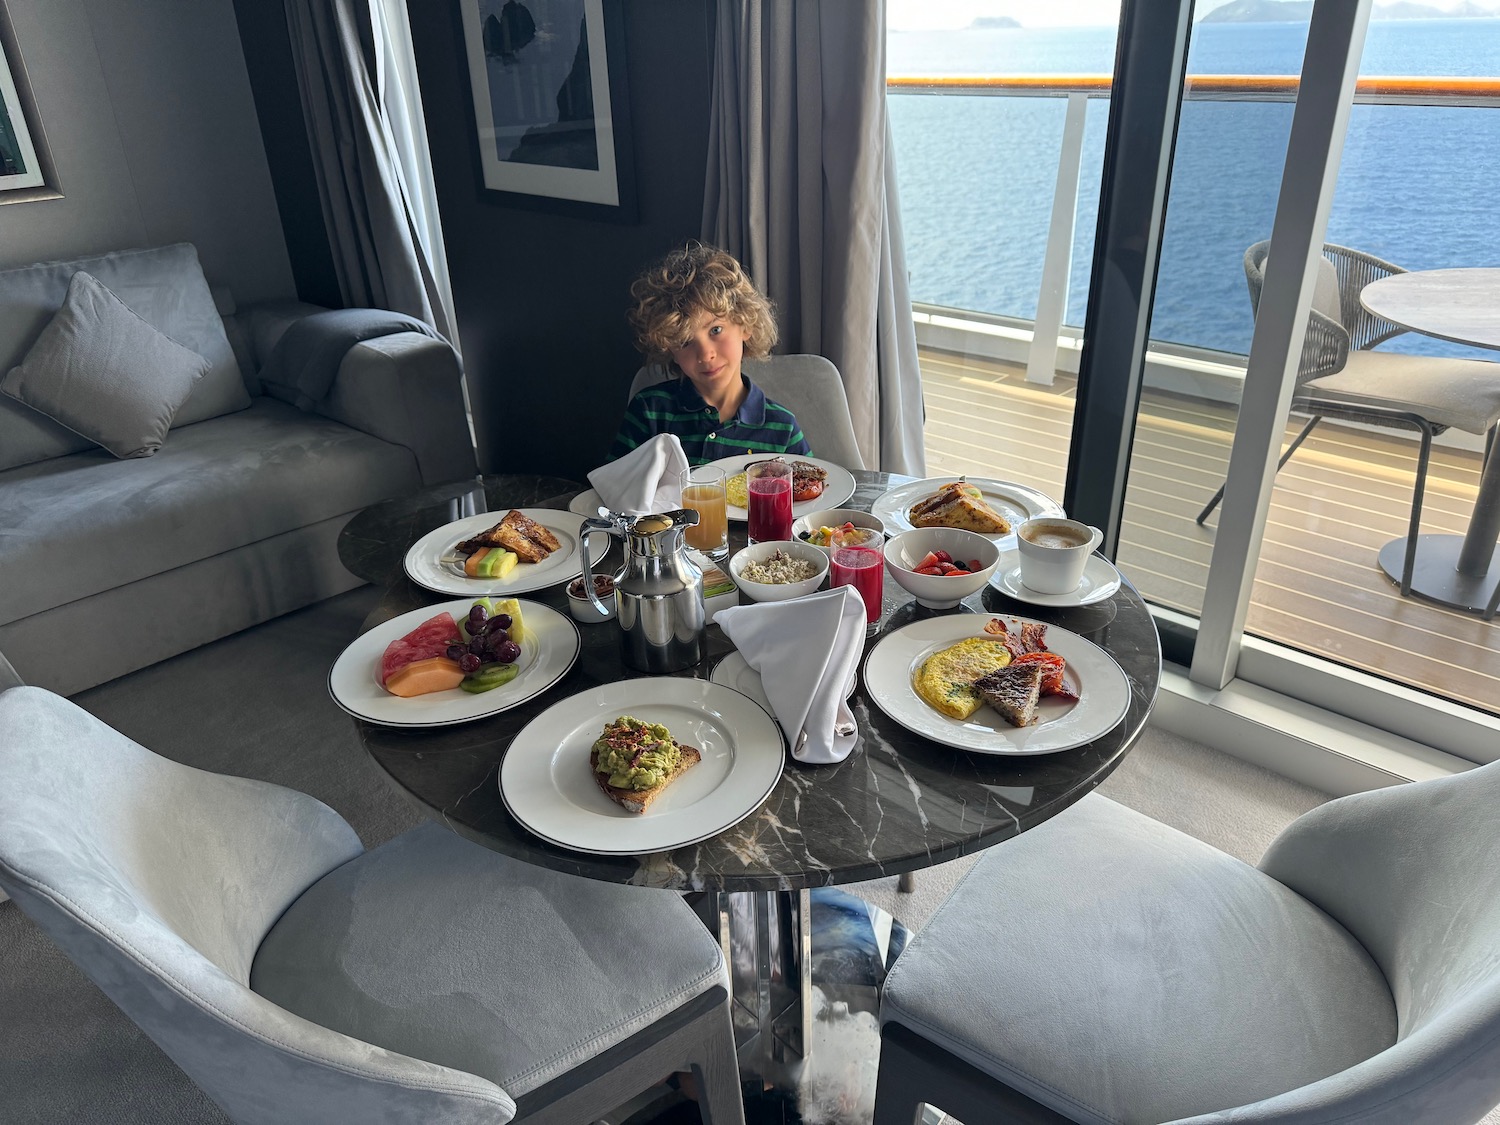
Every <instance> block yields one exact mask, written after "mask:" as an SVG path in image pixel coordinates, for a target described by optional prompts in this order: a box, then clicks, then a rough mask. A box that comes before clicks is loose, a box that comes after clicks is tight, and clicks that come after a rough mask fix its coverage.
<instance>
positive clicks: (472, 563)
mask: <svg viewBox="0 0 1500 1125" xmlns="http://www.w3.org/2000/svg"><path fill="white" fill-rule="evenodd" d="M489 553H490V549H489V548H488V547H481V548H479V550H477V551H475V552H474V553H473V554H472V555H470V556H469V557H468V558H466V559H464V573H465V574H466V575H468V576H469V577H470V578H478V577H479V564H480V563H482V562H484V560H485V556H486V555H488V554H489Z"/></svg>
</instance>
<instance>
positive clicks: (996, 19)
mask: <svg viewBox="0 0 1500 1125" xmlns="http://www.w3.org/2000/svg"><path fill="white" fill-rule="evenodd" d="M1020 26H1021V21H1020V20H1018V19H1012V18H1011V17H1010V16H975V17H974V22H973V23H971V24H969V30H970V31H993V30H994V29H995V28H997V27H1003V28H1016V27H1020Z"/></svg>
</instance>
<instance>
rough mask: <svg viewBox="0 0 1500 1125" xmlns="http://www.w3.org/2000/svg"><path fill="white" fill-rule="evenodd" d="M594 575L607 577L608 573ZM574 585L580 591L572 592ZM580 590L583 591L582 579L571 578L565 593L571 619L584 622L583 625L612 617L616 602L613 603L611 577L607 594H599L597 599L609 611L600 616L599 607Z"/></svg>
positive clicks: (613, 593) (612, 581)
mask: <svg viewBox="0 0 1500 1125" xmlns="http://www.w3.org/2000/svg"><path fill="white" fill-rule="evenodd" d="M594 577H595V578H608V577H609V576H608V575H599V574H596V575H594ZM574 587H577V588H578V590H579V591H580V592H579V593H576V594H575V593H574V592H573V590H574ZM582 591H583V579H582V578H575V579H573V581H571V582H569V583H568V588H567V594H568V612H569V613H571V614H572V615H573V620H575V621H577V622H580V623H581V624H584V625H597V624H598V623H599V622H601V621H608V620H610V619H611V618H612V617H614V615H615V606H616V603H615V587H614V580H613V579H611V580H610V587H609V593H608V594H601V595H600V596H599V600H600V601H602V602H603V603H604V604H605V605H606V606H608V607H609V612H608V613H606V614H603V615H602V616H601V615H600V613H599V608H598V607H597V606H596V605H594V603H593V602H591V601H589V596H588V594H586V593H583V592H582Z"/></svg>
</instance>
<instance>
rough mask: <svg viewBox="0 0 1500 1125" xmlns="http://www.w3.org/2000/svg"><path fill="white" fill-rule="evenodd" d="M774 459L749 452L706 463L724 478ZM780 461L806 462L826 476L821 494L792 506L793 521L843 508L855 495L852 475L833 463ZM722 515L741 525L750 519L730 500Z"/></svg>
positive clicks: (792, 457) (810, 459) (788, 457)
mask: <svg viewBox="0 0 1500 1125" xmlns="http://www.w3.org/2000/svg"><path fill="white" fill-rule="evenodd" d="M775 456H776V455H775V454H773V453H748V454H745V455H743V456H736V457H720V458H719V459H718V460H717V461H710V462H709V464H710V465H713V466H714V467H715V468H718V469H723V470H724V476H725V478H726V479H727V478H729V477H732V476H734V475H736V474H737V473H743V472H744V471H745V466H746V465H749V464H751V463H752V462H754V461H770V460H773V459H774V458H775ZM783 460H786V461H806V462H807V463H808V464H810V465H816V466H817V467H818V468H820V469H822V470H823V471H824V472H825V473H827V474H828V479H827V480H825V481H824V482H823V491H822V492H820V493H818V495H817V496H815V497H813V498H812V499H811V500H803V501H801V502H799V503H794V504H793V505H792V519H798V518H800V517H802V516H805V515H809V514H810V513H812V512H821V511H823V510H824V509H825V508H840V507H843V504H844V501H846V500H848V499H849V497H851V496H853V495H854V489H855V488H856V487H857V485H856V482H855V480H854V474H853V473H851V472H850V471H849V470H848V469H846V468H844V467H843V466H842V465H835V464H834V463H833V462H832V461H820V460H819V459H818V458H816V457H798V456H797V455H796V454H794V453H788V454H786V455H785V456H784V457H783ZM724 512H725V514H726V515H728V517H729V518H730V519H732V520H740V521H741V522H743V521H745V520H748V519H749V518H750V513H749V512H747V511H746V510H745V509H744V508H742V507H740V506H739V505H738V504H735V503H733V502H732V501H731V502H730V503H728V504H726V505H725V506H724Z"/></svg>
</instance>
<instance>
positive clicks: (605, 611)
mask: <svg viewBox="0 0 1500 1125" xmlns="http://www.w3.org/2000/svg"><path fill="white" fill-rule="evenodd" d="M600 531H602V532H603V533H604V534H606V535H618V534H619V529H618V528H617V527H616V526H615V525H614V524H613V523H610V522H609V521H607V520H602V519H593V518H592V517H591V518H589V519H586V520H584V521H583V523H581V524H580V525H579V527H578V551H579V553H580V554H581V555H583V592H584V593H585V594H587V595H588V597H589V601H591V602H593V603H594V608H595V609H596V610H598V611H599V615H600V616H601V617H608V616H609V615H610V612H611V610H610V607H609V606H607V605H605V604H604V603H603V602H602V601H600V600H599V593H598V591H597V590H595V589H594V568H593V566H592V565H591V564H590V562H589V558H590V556H589V536H590V535H593V534H595V533H596V532H600Z"/></svg>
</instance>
